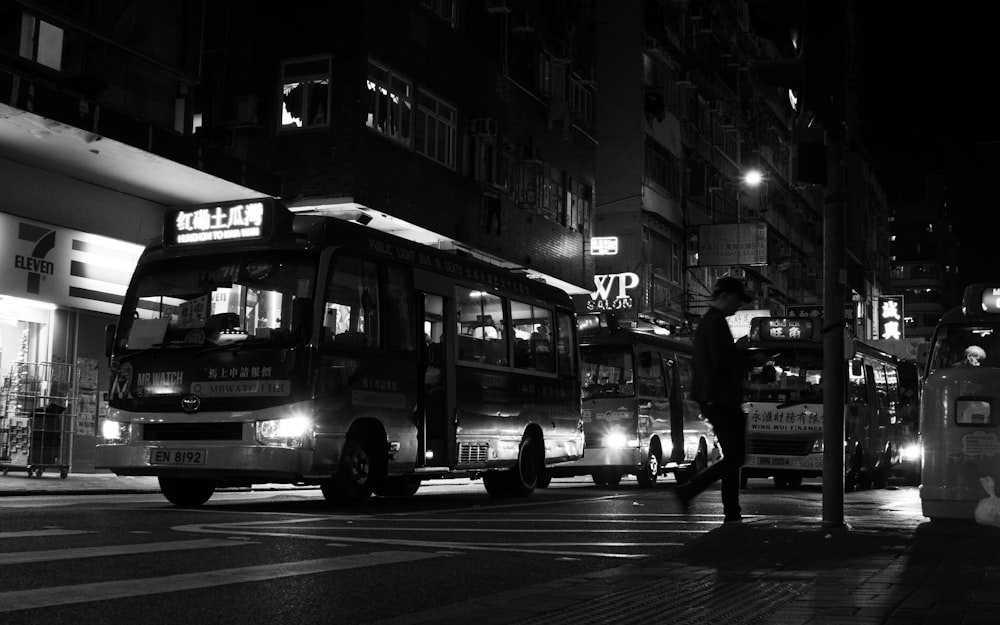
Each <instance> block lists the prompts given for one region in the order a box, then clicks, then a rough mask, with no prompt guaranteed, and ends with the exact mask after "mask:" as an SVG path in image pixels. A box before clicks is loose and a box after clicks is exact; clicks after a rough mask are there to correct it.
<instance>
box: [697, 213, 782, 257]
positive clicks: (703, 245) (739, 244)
mask: <svg viewBox="0 0 1000 625" xmlns="http://www.w3.org/2000/svg"><path fill="white" fill-rule="evenodd" d="M766 264H767V224H766V223H764V222H749V223H737V224H706V225H702V226H698V265H699V266H706V265H766Z"/></svg>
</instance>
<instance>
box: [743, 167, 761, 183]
mask: <svg viewBox="0 0 1000 625" xmlns="http://www.w3.org/2000/svg"><path fill="white" fill-rule="evenodd" d="M743 182H744V183H745V184H746V185H747V186H750V187H757V186H760V183H762V182H764V174H763V173H761V171H760V170H759V169H751V170H748V171H747V172H746V173H745V174H743Z"/></svg>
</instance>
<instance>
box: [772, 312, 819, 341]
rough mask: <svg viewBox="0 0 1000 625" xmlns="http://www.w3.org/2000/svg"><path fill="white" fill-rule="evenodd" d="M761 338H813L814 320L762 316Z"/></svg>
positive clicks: (789, 339)
mask: <svg viewBox="0 0 1000 625" xmlns="http://www.w3.org/2000/svg"><path fill="white" fill-rule="evenodd" d="M760 338H761V339H765V340H767V339H771V340H776V341H782V340H787V341H808V340H811V339H812V338H813V320H812V319H801V318H790V317H767V318H761V322H760Z"/></svg>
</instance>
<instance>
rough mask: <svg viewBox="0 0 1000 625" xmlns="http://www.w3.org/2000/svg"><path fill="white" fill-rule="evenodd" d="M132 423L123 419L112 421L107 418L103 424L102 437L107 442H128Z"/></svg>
mask: <svg viewBox="0 0 1000 625" xmlns="http://www.w3.org/2000/svg"><path fill="white" fill-rule="evenodd" d="M131 430H132V425H131V424H129V423H124V422H122V421H112V420H111V419H105V420H104V422H103V423H102V424H101V437H102V438H103V439H104V442H105V443H107V444H112V445H113V444H119V443H125V442H128V439H129V434H130V433H131Z"/></svg>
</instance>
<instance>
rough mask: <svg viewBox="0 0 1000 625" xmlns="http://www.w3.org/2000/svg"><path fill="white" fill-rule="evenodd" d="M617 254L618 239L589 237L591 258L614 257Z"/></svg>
mask: <svg viewBox="0 0 1000 625" xmlns="http://www.w3.org/2000/svg"><path fill="white" fill-rule="evenodd" d="M616 254H618V237H591V239H590V255H591V256H614V255H616Z"/></svg>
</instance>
